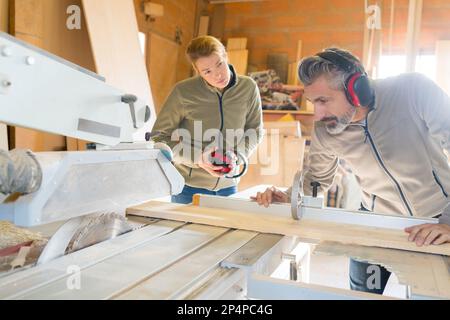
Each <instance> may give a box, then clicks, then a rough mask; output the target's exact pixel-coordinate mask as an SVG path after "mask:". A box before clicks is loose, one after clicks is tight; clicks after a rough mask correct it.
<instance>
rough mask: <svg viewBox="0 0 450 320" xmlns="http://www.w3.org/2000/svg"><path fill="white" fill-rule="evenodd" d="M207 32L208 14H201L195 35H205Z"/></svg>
mask: <svg viewBox="0 0 450 320" xmlns="http://www.w3.org/2000/svg"><path fill="white" fill-rule="evenodd" d="M208 34H209V16H201V17H200V22H199V25H198V33H197V36H199V37H200V36H206V35H208Z"/></svg>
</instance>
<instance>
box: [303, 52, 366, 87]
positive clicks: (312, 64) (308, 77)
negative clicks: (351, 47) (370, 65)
mask: <svg viewBox="0 0 450 320" xmlns="http://www.w3.org/2000/svg"><path fill="white" fill-rule="evenodd" d="M324 51H333V52H335V53H336V54H339V55H340V56H342V57H344V58H346V59H347V60H349V61H350V62H352V63H353V64H354V66H355V68H354V70H351V71H346V70H342V69H341V68H339V67H338V66H337V65H335V64H333V63H332V62H330V61H328V60H325V59H324V58H321V57H319V56H318V55H314V56H311V57H308V58H305V59H303V60H302V61H301V62H300V65H299V67H298V76H299V78H300V81H301V82H302V83H303V84H304V85H305V86H309V85H311V84H312V83H313V82H314V81H316V80H317V78H319V77H320V76H322V75H325V76H326V77H327V78H328V80H329V82H330V85H331V87H332V88H334V89H337V90H344V86H345V81H346V80H347V79H348V78H349V77H350V76H351V75H352V74H353V73H354V72H361V73H365V71H364V67H363V66H362V64H361V62H360V61H359V59H358V58H357V57H355V56H354V55H352V54H351V53H350V52H348V51H346V50H342V49H338V48H327V49H325V50H324Z"/></svg>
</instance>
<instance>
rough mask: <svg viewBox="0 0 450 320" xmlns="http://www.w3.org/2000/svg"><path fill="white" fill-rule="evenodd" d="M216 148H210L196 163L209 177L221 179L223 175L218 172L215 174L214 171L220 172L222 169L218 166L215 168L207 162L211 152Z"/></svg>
mask: <svg viewBox="0 0 450 320" xmlns="http://www.w3.org/2000/svg"><path fill="white" fill-rule="evenodd" d="M217 149H218V148H217V147H215V148H212V149H210V150H207V151H205V152H204V153H203V154H202V156H201V158H200V159H199V161H198V166H199V167H200V168H202V169H203V170H205V171H206V172H208V173H209V174H210V175H212V176H213V177H216V178H221V177H223V176H224V175H225V174H224V173H220V172H216V170H221V169H222V167H219V166H215V165H213V164H212V163H211V161H209V159H210V157H211V154H212V153H213V152H215V151H216V150H217Z"/></svg>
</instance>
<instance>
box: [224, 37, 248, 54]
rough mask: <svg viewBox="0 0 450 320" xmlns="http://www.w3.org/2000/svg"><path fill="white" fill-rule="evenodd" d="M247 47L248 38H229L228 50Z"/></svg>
mask: <svg viewBox="0 0 450 320" xmlns="http://www.w3.org/2000/svg"><path fill="white" fill-rule="evenodd" d="M246 49H247V38H228V41H227V50H228V51H234V50H238V51H239V50H246Z"/></svg>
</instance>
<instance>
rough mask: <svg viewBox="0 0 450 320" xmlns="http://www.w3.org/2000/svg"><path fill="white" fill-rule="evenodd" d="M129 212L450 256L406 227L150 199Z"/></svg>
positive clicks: (449, 247)
mask: <svg viewBox="0 0 450 320" xmlns="http://www.w3.org/2000/svg"><path fill="white" fill-rule="evenodd" d="M127 214H131V215H137V216H145V217H153V218H162V219H168V220H176V221H183V222H192V223H199V224H206V225H212V226H220V227H227V228H235V229H242V230H248V231H256V232H262V233H273V234H280V235H287V236H297V237H299V238H301V239H305V240H308V241H317V242H319V241H334V242H340V243H344V244H356V245H362V246H368V247H382V248H390V249H400V250H406V251H412V252H424V253H434V254H440V255H446V256H450V243H447V244H443V245H439V246H436V245H431V246H423V247H418V246H417V245H416V244H415V243H414V242H410V241H408V235H407V234H406V233H405V232H404V231H403V230H393V229H384V228H374V227H367V226H359V225H348V224H340V223H332V222H323V221H317V220H316V221H314V220H310V219H302V220H300V221H298V220H293V219H291V218H287V217H280V216H274V215H270V214H264V213H250V212H240V211H233V210H226V209H212V208H203V207H195V206H192V205H180V204H173V203H163V202H155V201H152V202H148V203H144V204H142V205H139V206H136V207H132V208H129V209H127Z"/></svg>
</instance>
